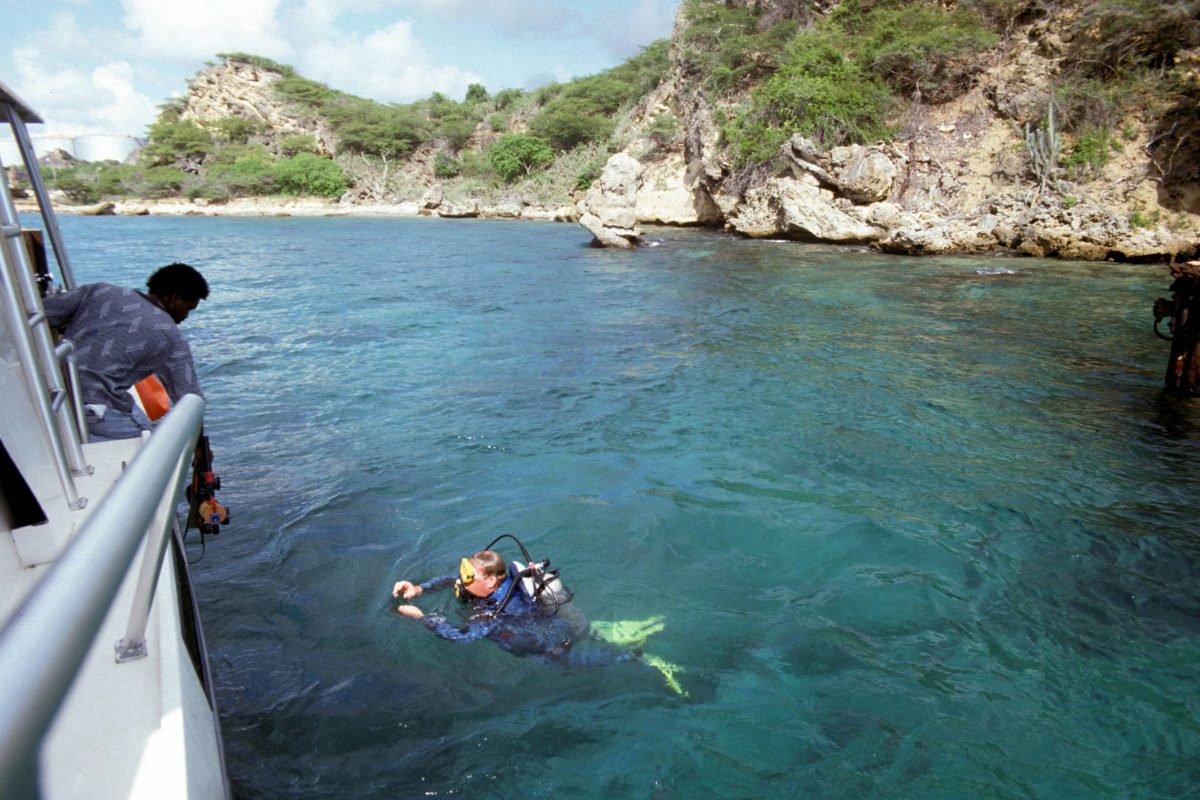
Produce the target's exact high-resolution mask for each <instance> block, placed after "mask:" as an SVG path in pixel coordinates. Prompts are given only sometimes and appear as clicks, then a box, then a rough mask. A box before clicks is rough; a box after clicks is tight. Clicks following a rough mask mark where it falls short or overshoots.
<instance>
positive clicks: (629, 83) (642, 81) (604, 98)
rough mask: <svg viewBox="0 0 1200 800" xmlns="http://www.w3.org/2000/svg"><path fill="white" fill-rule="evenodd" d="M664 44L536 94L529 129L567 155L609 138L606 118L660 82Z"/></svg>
mask: <svg viewBox="0 0 1200 800" xmlns="http://www.w3.org/2000/svg"><path fill="white" fill-rule="evenodd" d="M668 49H669V43H668V42H667V41H666V40H660V41H657V42H654V43H653V44H651V45H649V46H647V47H645V48H643V49H642V51H641V53H639V54H638V55H636V56H634V57H633V58H631V59H629V60H628V61H626V62H625V63H624V64H621V65H620V66H617V67H613V68H612V69H610V70H607V71H605V72H601V73H599V74H597V75H591V76H588V77H586V78H579V79H576V80H574V81H571V82H570V83H565V84H554V85H552V86H544V87H542V88H541V89H539V90H538V91H537V93H536V96H537V98H538V100H539V102H540V103H541V104H542V105H543V108H542V110H541V111H539V112H538V114H537V115H536V116H535V117H534V118H533V119H532V120H531V121H530V123H529V129H530V131H532V132H533V133H534V134H536V135H538V136H541V137H542V138H544V139H546V140H547V141H549V142H550V143H551V144H552V145H553V146H554V148H555V149H556V150H559V151H565V150H570V149H571V148H573V147H576V146H578V145H580V144H583V143H585V142H591V141H596V140H598V139H605V138H608V137H609V136H611V135H612V132H613V127H614V123H613V121H612V120H610V119H609V117H610V116H611V115H613V114H615V113H616V112H617V110H618V109H620V108H621V107H622V106H624V105H628V104H629V103H632V102H634V101H635V100H637V99H639V98H641V97H642V96H643V95H645V94H646V93H647V92H648V91H650V90H651V89H653V88H654V87H655V86H657V85H658V84H659V82H661V81H662V79H663V77H664V76H665V75H666V72H667V68H668V66H669V59H668Z"/></svg>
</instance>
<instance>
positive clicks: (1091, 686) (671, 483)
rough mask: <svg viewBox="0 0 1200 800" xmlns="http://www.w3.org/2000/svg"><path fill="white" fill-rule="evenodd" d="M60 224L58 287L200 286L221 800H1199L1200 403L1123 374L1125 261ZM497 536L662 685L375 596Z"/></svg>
mask: <svg viewBox="0 0 1200 800" xmlns="http://www.w3.org/2000/svg"><path fill="white" fill-rule="evenodd" d="M62 226H63V228H64V231H65V234H66V236H67V240H68V242H69V244H70V248H71V255H72V260H73V262H74V266H75V270H76V273H77V277H78V279H79V280H80V281H81V282H89V281H96V280H107V281H112V282H117V283H124V284H128V285H137V284H140V282H141V281H142V280H144V277H145V276H146V274H148V273H149V272H150V271H151V269H152V268H153V267H154V266H157V265H158V264H162V263H166V262H167V261H170V260H175V259H180V260H185V261H189V262H191V263H193V264H195V265H197V266H198V267H200V268H201V269H202V270H203V271H204V272H205V274H206V275H207V276H208V277H209V280H210V282H211V284H212V288H213V295H212V297H211V299H210V301H209V302H207V303H205V304H202V306H201V308H200V309H199V311H197V312H196V313H195V314H193V316H192V317H191V319H189V320H188V321H187V322H186V323H185V324H184V329H185V332H186V334H187V335H188V337H189V339H190V341H191V342H192V344H193V348H194V350H195V352H196V357H197V361H198V364H199V368H200V373H201V378H202V381H203V382H204V385H205V388H206V390H207V392H208V394H209V396H210V406H209V412H208V422H207V427H208V432H209V434H210V436H211V438H212V442H213V446H214V450H215V452H216V460H217V464H216V466H217V471H218V473H219V474H220V475H221V477H222V479H223V483H224V489H223V491H222V492H221V498H222V499H223V500H224V501H225V502H226V503H227V504H228V505H229V506H230V507H231V510H232V513H233V524H232V525H230V526H229V527H228V528H227V529H226V531H225V532H224V533H222V534H221V535H220V537H219V538H217V539H210V540H209V542H208V546H207V550H206V552H205V553H204V556H203V559H202V560H201V561H199V563H198V564H197V565H196V566H195V567H194V573H195V577H196V578H197V581H198V584H199V585H198V593H199V596H200V601H201V604H202V610H203V612H204V621H205V627H206V632H207V636H208V643H209V647H210V649H211V652H212V658H213V667H214V671H215V675H216V680H217V686H218V693H219V698H218V699H219V702H220V706H221V712H222V717H223V724H224V732H225V741H226V748H227V751H228V760H229V767H230V772H231V777H232V780H233V784H234V787H235V791H236V793H237V795H238V796H239V797H245V798H298V797H303V798H417V797H487V798H522V800H527V799H530V798H543V797H545V798H549V797H556V798H565V797H570V798H592V797H594V798H613V797H618V798H625V797H628V798H695V797H714V798H760V797H763V798H765V797H771V798H776V797H789V798H790V797H795V798H865V797H881V798H1085V797H1086V798H1171V797H1194V796H1196V793H1197V792H1200V690H1198V689H1200V682H1198V679H1197V675H1198V671H1200V532H1198V528H1200V525H1198V524H1197V521H1198V516H1200V515H1198V513H1197V506H1198V502H1200V480H1198V477H1200V475H1198V472H1200V401H1193V402H1192V403H1190V404H1189V403H1178V402H1173V401H1170V400H1167V399H1165V398H1164V397H1163V396H1162V393H1161V389H1160V386H1161V372H1162V368H1163V366H1164V365H1165V359H1166V347H1167V345H1166V343H1164V342H1161V341H1159V340H1156V339H1155V338H1154V337H1153V335H1152V333H1151V331H1150V322H1151V316H1150V306H1151V303H1152V302H1153V300H1154V298H1155V297H1157V296H1160V295H1163V294H1165V289H1166V285H1167V284H1168V283H1169V279H1168V277H1167V275H1166V271H1165V269H1164V268H1162V267H1146V266H1126V265H1110V264H1079V263H1061V262H1051V261H1038V260H1008V259H954V258H926V259H905V258H896V257H888V256H882V255H879V254H875V253H870V252H860V251H855V250H846V249H836V248H825V247H817V246H804V245H797V244H786V243H778V242H766V241H760V242H747V241H738V240H735V239H731V238H728V237H725V236H722V235H718V234H713V233H705V232H697V231H672V230H658V231H654V232H652V234H651V237H650V238H652V239H653V240H655V242H656V246H654V247H651V248H644V249H641V250H639V251H637V252H632V253H626V252H614V251H602V250H594V249H590V248H587V247H586V246H585V244H586V242H587V240H588V235H587V234H586V232H584V231H583V230H582V229H581V228H579V227H577V226H573V225H554V224H531V223H512V222H487V221H445V220H427V219H408V220H378V219H374V220H373V219H347V218H330V219H291V218H285V219H241V220H238V219H213V218H195V219H163V218H140V219H129V218H106V219H87V218H66V219H64V220H62ZM505 532H510V533H515V534H516V535H518V536H520V537H521V538H522V539H523V540H524V541H525V542H526V544H527V545H528V546H529V547H530V549H531V550H532V551H533V554H534V555H535V556H537V557H549V558H550V559H551V560H552V561H553V563H554V564H555V565H557V566H559V567H561V569H562V574H563V577H564V579H565V580H566V582H567V583H568V585H569V586H570V587H571V588H572V589H574V590H575V592H576V601H575V602H576V605H577V607H578V608H579V609H580V610H581V611H582V612H583V613H585V614H586V615H587V616H588V617H590V618H592V619H594V620H626V619H642V618H646V617H650V616H654V615H661V616H662V617H664V618H665V629H664V630H663V631H662V632H660V633H658V634H656V635H655V636H653V637H652V638H651V639H650V640H648V641H647V643H646V645H645V650H646V652H647V653H651V654H654V655H657V656H659V657H661V658H664V659H667V660H669V661H671V662H674V663H675V664H678V665H679V666H680V667H681V668H682V670H683V671H682V672H681V673H680V674H679V677H680V681H681V683H682V686H683V688H684V689H685V690H686V692H687V695H686V696H680V695H677V694H676V693H674V692H673V691H671V690H670V689H669V688H668V687H667V686H666V685H665V683H664V681H663V680H662V679H661V678H660V676H659V675H658V674H657V673H656V672H654V671H653V670H650V669H648V668H645V667H643V666H640V665H636V664H624V665H618V666H613V667H606V668H592V669H570V670H563V669H558V668H555V667H551V666H547V665H544V664H542V663H538V662H535V661H530V660H523V659H518V658H515V657H512V656H510V655H508V654H506V653H504V652H502V651H501V650H499V649H498V648H496V647H494V646H493V645H491V644H490V643H486V642H484V643H477V644H471V645H455V644H451V643H447V642H444V641H441V640H439V639H437V638H435V637H434V636H433V635H432V634H430V633H429V632H428V631H426V630H425V629H424V628H422V627H421V626H419V625H416V624H414V623H411V622H408V621H406V620H402V619H400V618H397V617H396V616H395V615H394V614H392V612H391V611H390V608H389V603H388V599H389V598H388V595H389V591H390V587H391V585H392V583H393V582H394V581H395V580H398V579H400V578H402V577H407V578H412V579H416V580H423V579H425V578H428V577H431V576H433V575H436V574H444V573H446V572H449V571H451V570H452V569H453V568H454V565H455V564H456V563H457V561H458V559H459V558H460V556H462V555H464V554H467V553H470V552H472V551H474V550H476V549H479V548H481V547H483V546H484V545H486V544H487V543H488V542H489V541H490V540H491V539H492V538H493V537H494V536H496V535H498V534H500V533H505ZM199 555H200V551H199V548H198V546H194V549H193V550H192V557H193V558H197V557H199ZM509 555H510V556H512V557H515V556H516V553H515V552H513V553H509ZM419 602H420V604H421V605H422V606H423V607H424V608H426V610H431V609H439V608H444V609H446V610H447V611H448V612H449V613H451V614H454V613H457V612H456V611H455V610H454V608H452V605H453V603H452V601H451V600H450V598H448V597H446V596H445V595H441V596H437V595H435V596H427V597H425V598H422V599H421V600H420V601H419Z"/></svg>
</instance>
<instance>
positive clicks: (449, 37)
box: [0, 0, 679, 136]
mask: <svg viewBox="0 0 1200 800" xmlns="http://www.w3.org/2000/svg"><path fill="white" fill-rule="evenodd" d="M678 4H679V0H0V19H2V20H3V24H2V25H0V28H2V30H3V35H4V47H3V48H2V49H0V82H3V83H5V84H7V85H8V87H9V88H10V89H12V91H13V92H15V93H16V94H17V95H18V96H19V97H21V98H22V99H23V100H25V101H26V102H27V103H29V104H30V105H31V106H33V107H34V109H35V110H37V111H38V112H39V113H40V114H41V116H42V118H43V119H44V120H46V124H45V125H42V126H34V127H33V128H31V133H33V134H34V135H35V136H36V135H39V134H43V135H46V134H65V135H77V134H81V133H121V134H130V135H134V136H142V135H144V133H145V130H146V127H147V126H148V125H149V124H150V123H151V122H152V121H153V119H154V117H155V115H156V114H157V107H158V105H159V104H160V103H162V102H163V101H164V100H166V99H168V98H170V97H171V96H173V95H178V94H182V93H183V91H184V90H185V89H186V87H187V81H188V79H189V78H191V77H192V76H193V75H194V74H195V73H196V72H197V71H198V70H199V69H201V68H203V67H204V65H205V63H206V62H208V61H213V60H215V59H216V54H217V53H222V52H232V51H241V52H247V53H254V54H256V55H262V56H267V57H268V58H272V59H275V60H276V61H279V62H282V63H285V64H290V65H292V66H294V67H295V68H296V69H297V70H298V71H299V72H300V74H302V75H304V76H305V77H308V78H312V79H314V80H317V81H321V82H322V83H325V84H328V85H329V86H331V87H333V88H335V89H340V90H342V91H346V92H350V93H351V94H356V95H360V96H362V97H369V98H372V99H374V100H380V101H384V102H411V101H413V100H418V99H421V98H424V97H428V96H429V95H430V94H431V93H432V92H435V91H438V92H442V93H443V94H446V95H448V96H450V97H452V98H455V99H462V97H463V95H464V94H465V92H466V88H467V86H468V84H471V83H482V84H483V85H484V86H486V87H487V89H488V91H489V92H496V91H498V90H500V89H505V88H512V87H515V88H532V87H534V86H538V85H541V84H544V83H548V82H550V81H555V80H566V79H568V78H572V77H578V76H581V75H590V74H593V73H595V72H599V71H600V70H603V69H607V68H608V67H611V66H614V65H616V64H618V63H620V62H621V61H623V60H625V59H626V58H628V57H629V56H631V55H633V54H635V53H637V52H638V50H639V49H640V48H641V47H643V46H645V45H647V44H649V43H650V42H652V41H654V40H656V39H661V38H664V37H667V36H669V35H670V33H671V25H672V23H673V21H674V16H675V10H676V8H677V6H678Z"/></svg>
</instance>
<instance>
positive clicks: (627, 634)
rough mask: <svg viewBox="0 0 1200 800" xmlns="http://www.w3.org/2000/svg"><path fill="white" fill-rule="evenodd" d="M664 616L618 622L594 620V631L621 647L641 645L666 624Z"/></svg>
mask: <svg viewBox="0 0 1200 800" xmlns="http://www.w3.org/2000/svg"><path fill="white" fill-rule="evenodd" d="M663 619H664V618H663V617H661V616H655V617H650V618H649V619H642V620H636V619H624V620H618V621H616V622H604V621H600V622H593V623H592V632H593V633H595V634H596V637H597V638H599V639H603V640H604V641H606V642H608V643H609V644H615V645H618V646H620V647H640V646H641V645H642V644H643V643H644V642H645V641H646V640H647V639H649V638H650V637H651V636H653V635H654V634H656V633H658V632H659V631H661V630H662V629H663V628H665V627H666V625H665V624H664V623H663Z"/></svg>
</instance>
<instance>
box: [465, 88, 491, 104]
mask: <svg viewBox="0 0 1200 800" xmlns="http://www.w3.org/2000/svg"><path fill="white" fill-rule="evenodd" d="M487 101H488V92H487V89H485V88H484V87H483V84H481V83H472V84H471V85H470V86H468V87H467V96H466V97H465V98H464V99H463V102H464V103H466V104H467V105H471V106H473V105H477V104H479V103H486V102H487Z"/></svg>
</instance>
